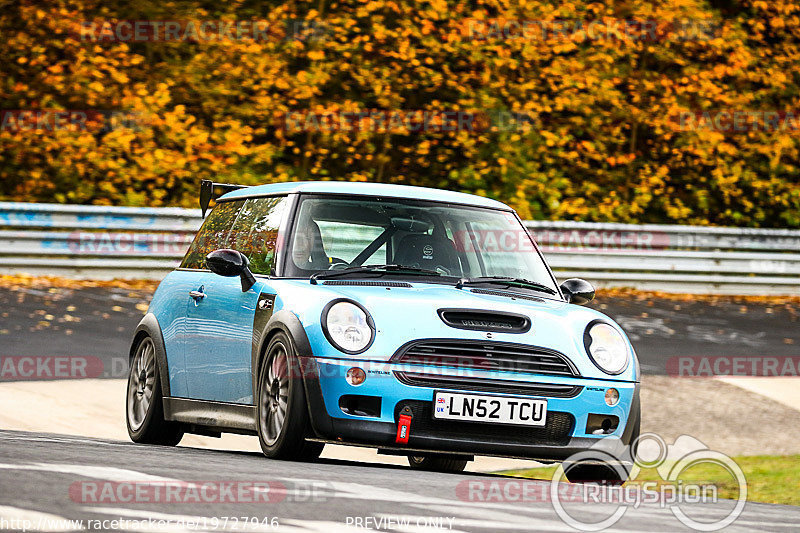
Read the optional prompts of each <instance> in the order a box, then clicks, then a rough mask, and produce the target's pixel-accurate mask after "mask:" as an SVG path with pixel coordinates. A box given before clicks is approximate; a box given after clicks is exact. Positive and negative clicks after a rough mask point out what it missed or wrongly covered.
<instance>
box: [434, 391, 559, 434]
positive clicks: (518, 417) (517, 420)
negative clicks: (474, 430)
mask: <svg viewBox="0 0 800 533" xmlns="http://www.w3.org/2000/svg"><path fill="white" fill-rule="evenodd" d="M433 405H434V409H433V417H434V418H440V419H445V420H469V421H472V422H488V423H496V424H516V425H520V426H543V425H544V424H545V420H546V419H547V400H532V399H530V398H519V397H514V396H489V395H483V394H461V393H457V392H440V391H436V393H435V394H434V397H433Z"/></svg>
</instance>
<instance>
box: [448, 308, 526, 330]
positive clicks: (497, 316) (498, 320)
mask: <svg viewBox="0 0 800 533" xmlns="http://www.w3.org/2000/svg"><path fill="white" fill-rule="evenodd" d="M438 313H439V318H441V319H442V322H444V323H445V324H447V325H448V326H450V327H451V328H458V329H470V330H477V331H496V332H497V333H525V332H526V331H528V330H530V329H531V319H530V318H528V317H527V316H525V315H518V314H516V313H505V312H501V311H484V310H480V309H439V311H438Z"/></svg>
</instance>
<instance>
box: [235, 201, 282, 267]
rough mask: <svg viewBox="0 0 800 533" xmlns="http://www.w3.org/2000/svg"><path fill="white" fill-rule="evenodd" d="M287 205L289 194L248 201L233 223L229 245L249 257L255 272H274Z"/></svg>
mask: <svg viewBox="0 0 800 533" xmlns="http://www.w3.org/2000/svg"><path fill="white" fill-rule="evenodd" d="M286 204H287V200H286V197H285V196H281V197H273V198H253V199H250V200H247V201H246V202H245V204H244V207H242V210H241V212H240V213H239V217H238V218H237V219H236V222H235V223H234V225H233V231H231V234H230V237H229V239H228V247H229V248H233V249H235V250H238V251H240V252H242V253H243V254H244V255H246V256H247V258H248V259H249V260H250V270H252V271H253V273H254V274H265V275H270V274H271V273H272V269H273V267H274V266H275V251H276V248H277V246H276V243H277V241H278V230H279V229H280V224H281V219H282V217H283V212H284V210H285V209H286Z"/></svg>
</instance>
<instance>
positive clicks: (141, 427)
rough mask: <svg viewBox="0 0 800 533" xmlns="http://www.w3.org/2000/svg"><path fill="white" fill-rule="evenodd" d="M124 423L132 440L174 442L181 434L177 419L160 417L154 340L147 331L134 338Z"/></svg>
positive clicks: (160, 394)
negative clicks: (143, 334)
mask: <svg viewBox="0 0 800 533" xmlns="http://www.w3.org/2000/svg"><path fill="white" fill-rule="evenodd" d="M125 423H126V425H127V426H128V435H129V436H130V438H131V440H132V441H133V442H138V443H141V444H158V445H161V446H176V445H177V444H178V443H179V442H180V441H181V439H182V438H183V428H182V427H181V425H180V424H178V423H177V422H168V421H166V420H164V398H163V396H162V393H161V380H160V376H159V371H158V364H157V362H156V352H155V344H154V342H153V339H152V338H150V337H149V336H148V335H145V336H142V337H140V338H139V339H138V340H137V344H136V348H135V350H134V355H133V358H132V359H131V368H130V371H129V372H128V392H127V396H126V398H125Z"/></svg>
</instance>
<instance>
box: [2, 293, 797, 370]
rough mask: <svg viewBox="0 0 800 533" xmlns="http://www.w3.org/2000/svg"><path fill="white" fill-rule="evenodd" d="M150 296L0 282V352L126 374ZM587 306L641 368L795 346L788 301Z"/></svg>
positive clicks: (610, 301) (602, 301)
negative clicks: (623, 339)
mask: <svg viewBox="0 0 800 533" xmlns="http://www.w3.org/2000/svg"><path fill="white" fill-rule="evenodd" d="M150 297H151V292H150V291H148V290H126V289H121V288H84V289H64V288H58V289H49V290H48V289H38V288H36V289H34V288H17V289H15V290H10V289H7V288H0V357H8V356H11V357H13V356H27V357H37V356H93V357H99V358H100V359H102V360H103V368H104V373H103V375H102V376H97V377H117V378H120V377H126V376H127V374H126V369H125V364H126V354H127V352H128V349H129V347H130V340H131V333H132V332H133V329H134V328H135V327H136V324H137V323H138V322H139V320H140V319H141V317H142V315H143V314H144V312H145V311H146V309H147V304H148V303H149V301H150ZM591 306H592V307H594V308H596V309H598V310H600V311H602V312H604V313H606V314H608V315H609V316H611V317H612V318H614V319H615V320H617V321H618V322H619V324H620V325H621V326H622V327H623V328H624V329H625V330H626V331H627V332H628V335H629V336H630V338H631V342H633V345H634V347H635V348H636V352H637V354H638V356H639V361H640V363H641V365H642V371H643V373H645V374H665V373H666V368H667V361H668V360H669V359H670V358H671V357H676V356H747V357H763V356H773V357H775V356H794V355H797V354H798V352H800V309H798V308H797V307H796V306H795V304H792V303H787V304H778V303H774V302H772V303H748V304H741V303H735V302H732V301H727V300H724V299H722V300H719V301H714V302H708V301H702V300H699V301H692V300H690V301H681V300H672V299H663V300H638V299H633V298H619V297H617V298H602V297H601V298H599V299H598V300H595V301H594V302H592V303H591ZM115 358H116V359H117V361H116V362H114V359H115ZM2 379H3V380H5V381H8V380H11V379H13V378H12V377H10V376H3V378H2Z"/></svg>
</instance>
